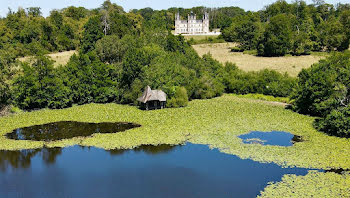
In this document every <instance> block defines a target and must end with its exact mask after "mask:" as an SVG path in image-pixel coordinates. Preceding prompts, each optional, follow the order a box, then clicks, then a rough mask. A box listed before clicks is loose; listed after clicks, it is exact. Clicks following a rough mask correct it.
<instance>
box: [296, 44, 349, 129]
mask: <svg viewBox="0 0 350 198" xmlns="http://www.w3.org/2000/svg"><path fill="white" fill-rule="evenodd" d="M349 71H350V52H349V51H346V52H344V53H335V54H333V55H332V56H330V57H328V58H327V59H326V60H321V61H320V62H319V63H318V64H315V65H313V66H312V67H311V68H309V69H304V70H302V72H300V74H299V76H298V78H299V80H298V86H297V88H296V90H295V92H294V94H293V95H292V98H293V99H294V100H295V101H294V109H295V110H296V111H298V112H300V113H304V114H311V115H317V116H320V117H321V119H320V120H319V121H317V122H316V123H315V126H316V127H317V128H318V129H319V130H321V131H324V132H326V133H328V134H331V135H338V136H348V134H349V128H348V126H349V125H348V122H349V114H348V111H349V110H348V105H349V102H350V99H349V98H350V92H349V90H350V80H349V79H350V72H349Z"/></svg>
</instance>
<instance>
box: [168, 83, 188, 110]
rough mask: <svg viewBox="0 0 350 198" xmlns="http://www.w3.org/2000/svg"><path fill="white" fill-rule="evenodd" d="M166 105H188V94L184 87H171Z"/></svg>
mask: <svg viewBox="0 0 350 198" xmlns="http://www.w3.org/2000/svg"><path fill="white" fill-rule="evenodd" d="M168 97H169V99H168V101H167V107H175V108H178V107H186V106H187V105H188V95H187V90H186V88H185V87H173V88H172V92H170V93H169V94H168Z"/></svg>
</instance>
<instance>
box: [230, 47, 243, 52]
mask: <svg viewBox="0 0 350 198" xmlns="http://www.w3.org/2000/svg"><path fill="white" fill-rule="evenodd" d="M231 52H244V49H242V48H239V47H232V48H231Z"/></svg>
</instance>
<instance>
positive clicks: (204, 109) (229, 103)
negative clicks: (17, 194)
mask: <svg viewBox="0 0 350 198" xmlns="http://www.w3.org/2000/svg"><path fill="white" fill-rule="evenodd" d="M313 120H314V118H312V117H308V116H304V115H300V114H297V113H294V112H292V111H290V110H285V109H284V106H283V105H279V104H275V103H272V102H269V101H262V100H257V99H250V98H245V97H237V96H235V95H224V96H222V97H219V98H215V99H210V100H194V101H192V102H190V104H189V106H188V107H186V108H178V109H163V110H156V111H141V110H139V109H138V108H136V107H133V106H127V105H118V104H88V105H82V106H75V107H72V108H68V109H62V110H47V109H46V110H45V109H44V110H39V111H34V112H27V113H19V114H16V115H12V116H9V117H3V118H0V131H1V134H2V136H1V137H0V149H3V150H19V149H32V148H41V147H44V146H46V147H66V146H72V145H77V144H78V145H83V146H95V147H98V148H104V149H115V148H134V147H137V146H139V145H143V144H147V145H159V144H183V143H185V142H186V141H188V142H191V143H195V144H207V145H210V147H213V148H219V149H220V151H222V152H225V153H228V154H234V155H237V156H239V157H240V158H242V159H246V158H250V159H253V160H255V161H259V162H262V163H269V162H274V163H277V164H279V165H281V166H288V167H294V166H296V167H304V168H316V169H330V168H343V169H349V168H350V159H349V156H350V139H342V138H337V137H330V136H327V135H325V134H323V133H320V132H317V131H316V130H315V129H314V128H313V127H312V121H313ZM57 121H81V122H95V123H98V122H134V123H139V124H141V125H142V127H140V128H135V129H132V130H130V131H127V132H125V133H115V134H95V135H93V136H92V137H87V138H73V139H69V140H61V141H56V142H35V141H17V140H10V139H7V138H6V137H5V136H3V135H4V134H5V133H7V132H11V131H12V130H14V129H16V128H21V127H27V126H31V125H39V124H45V123H50V122H57ZM273 130H278V131H287V132H291V133H293V134H295V135H300V136H302V137H303V139H304V140H305V141H304V142H301V143H297V144H296V145H294V146H292V147H280V146H262V145H257V144H243V143H242V141H241V140H240V139H239V138H238V137H237V136H238V135H241V134H244V133H248V132H250V131H273ZM330 159H331V160H330ZM309 174H314V173H312V172H310V173H309ZM325 177H326V178H333V179H334V177H339V176H335V175H333V174H332V173H327V174H326V173H319V174H317V175H316V176H315V175H311V176H310V178H308V179H310V180H312V181H313V180H319V179H321V180H322V178H325ZM300 178H302V177H286V178H284V183H283V182H282V183H278V184H274V185H279V186H280V188H278V189H280V191H283V190H287V189H284V188H283V185H284V184H285V183H288V182H291V181H294V180H295V181H298V180H299V179H300ZM349 179H350V175H344V176H342V178H341V179H340V182H339V184H334V185H333V187H332V188H333V191H334V192H336V191H335V190H334V189H342V188H343V187H344V186H343V185H344V184H345V183H344V182H348V180H349ZM338 180H339V178H338ZM311 185H312V182H311V181H310V184H308V185H307V186H306V187H305V186H301V187H303V188H306V189H307V188H315V186H314V187H312V186H311ZM337 185H339V186H337ZM298 187H300V186H298ZM323 190H324V191H325V192H327V193H330V192H328V190H330V189H328V188H326V187H324V189H323ZM270 191H271V189H270V188H268V191H267V192H266V193H268V194H273V193H274V192H275V191H273V190H272V191H271V192H270ZM333 191H331V192H333ZM279 193H281V192H279Z"/></svg>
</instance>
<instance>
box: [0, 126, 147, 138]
mask: <svg viewBox="0 0 350 198" xmlns="http://www.w3.org/2000/svg"><path fill="white" fill-rule="evenodd" d="M135 127H140V125H138V124H133V123H124V122H117V123H108V122H105V123H85V122H69V121H65V122H55V123H49V124H44V125H35V126H31V127H25V128H20V129H15V130H13V131H12V132H11V133H8V134H6V136H7V137H8V138H10V139H15V140H36V141H40V140H41V141H54V140H62V139H70V138H73V137H86V136H91V135H92V134H94V133H116V132H121V131H126V130H128V129H132V128H135Z"/></svg>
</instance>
